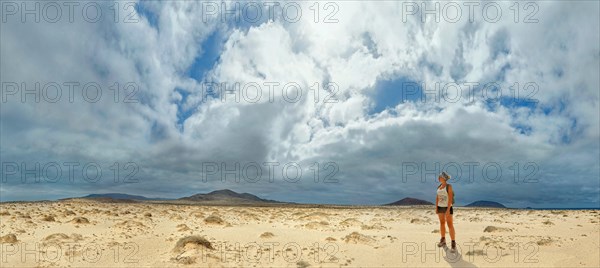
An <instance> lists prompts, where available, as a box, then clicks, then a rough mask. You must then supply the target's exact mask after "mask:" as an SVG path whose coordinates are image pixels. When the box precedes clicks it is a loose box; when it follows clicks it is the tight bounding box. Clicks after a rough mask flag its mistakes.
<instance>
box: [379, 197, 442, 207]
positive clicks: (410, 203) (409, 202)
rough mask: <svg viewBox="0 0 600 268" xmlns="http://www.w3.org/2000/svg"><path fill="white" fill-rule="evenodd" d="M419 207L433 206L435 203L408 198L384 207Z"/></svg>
mask: <svg viewBox="0 0 600 268" xmlns="http://www.w3.org/2000/svg"><path fill="white" fill-rule="evenodd" d="M418 205H433V203H431V202H429V201H425V200H421V199H416V198H411V197H407V198H404V199H401V200H398V201H396V202H394V203H389V204H385V205H384V206H418Z"/></svg>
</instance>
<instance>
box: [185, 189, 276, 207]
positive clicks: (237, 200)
mask: <svg viewBox="0 0 600 268" xmlns="http://www.w3.org/2000/svg"><path fill="white" fill-rule="evenodd" d="M178 200H183V201H194V202H203V203H211V204H247V203H282V202H279V201H275V200H269V199H262V198H260V197H258V196H256V195H253V194H249V193H236V192H234V191H232V190H229V189H224V190H217V191H212V192H210V193H207V194H195V195H192V196H188V197H183V198H179V199H178Z"/></svg>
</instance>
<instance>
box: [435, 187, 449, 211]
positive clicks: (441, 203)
mask: <svg viewBox="0 0 600 268" xmlns="http://www.w3.org/2000/svg"><path fill="white" fill-rule="evenodd" d="M446 187H448V185H446ZM446 187H444V188H442V189H440V188H438V189H437V197H438V207H443V208H445V207H448V192H446Z"/></svg>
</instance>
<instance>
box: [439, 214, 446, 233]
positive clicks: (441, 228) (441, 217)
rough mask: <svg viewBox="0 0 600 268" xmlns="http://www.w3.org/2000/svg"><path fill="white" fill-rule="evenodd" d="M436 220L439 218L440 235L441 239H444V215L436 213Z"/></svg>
mask: <svg viewBox="0 0 600 268" xmlns="http://www.w3.org/2000/svg"><path fill="white" fill-rule="evenodd" d="M438 218H440V234H441V235H442V237H446V219H445V217H444V213H438Z"/></svg>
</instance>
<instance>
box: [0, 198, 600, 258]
mask: <svg viewBox="0 0 600 268" xmlns="http://www.w3.org/2000/svg"><path fill="white" fill-rule="evenodd" d="M454 224H455V228H456V241H457V244H458V251H457V252H456V253H452V252H451V251H450V250H449V249H448V248H438V247H437V246H436V243H437V242H438V241H439V238H440V234H439V222H438V218H437V215H436V214H435V213H434V208H433V207H430V206H412V207H404V206H365V207H362V206H291V205H273V206H206V205H186V204H168V203H160V202H159V203H152V202H134V203H129V202H99V201H95V200H78V199H71V200H63V201H43V202H5V203H0V245H1V249H0V250H1V252H0V255H1V256H0V257H1V260H0V261H1V265H0V266H2V267H600V244H599V242H600V233H599V232H600V211H598V210H530V209H527V210H526V209H492V208H461V207H457V208H456V209H455V211H454ZM446 239H447V240H448V246H449V242H450V237H449V235H448V234H446Z"/></svg>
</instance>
